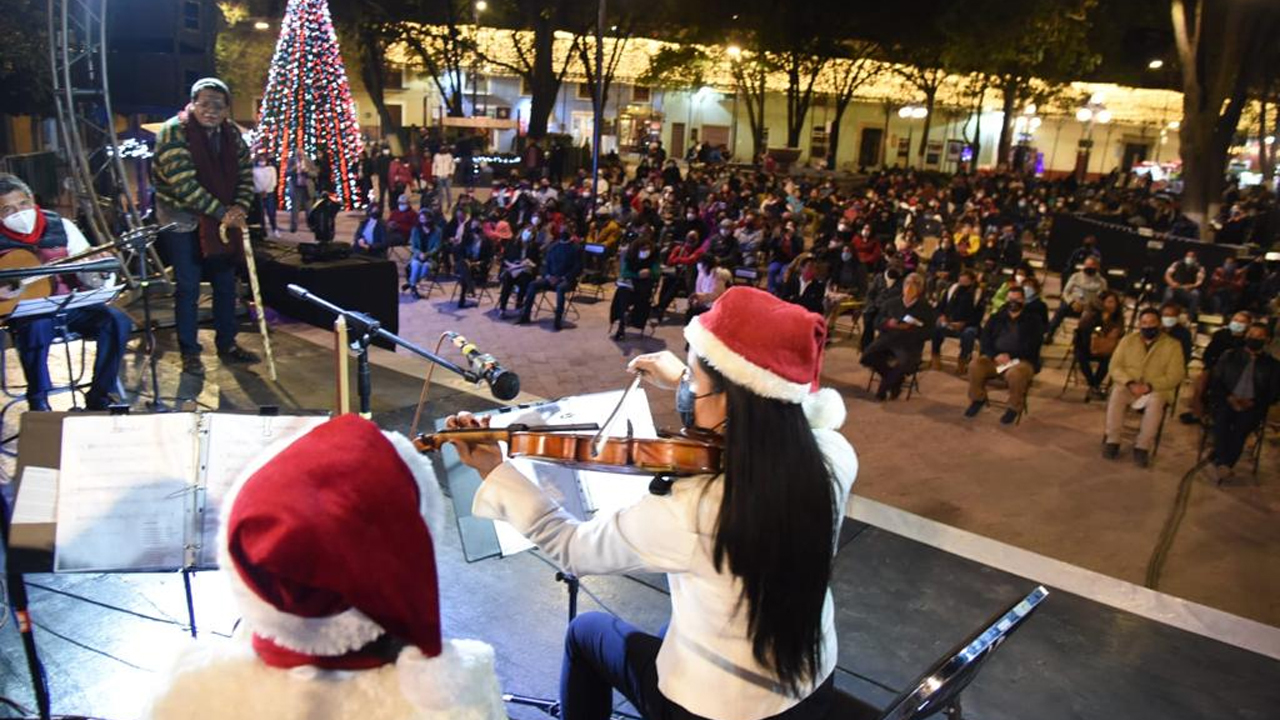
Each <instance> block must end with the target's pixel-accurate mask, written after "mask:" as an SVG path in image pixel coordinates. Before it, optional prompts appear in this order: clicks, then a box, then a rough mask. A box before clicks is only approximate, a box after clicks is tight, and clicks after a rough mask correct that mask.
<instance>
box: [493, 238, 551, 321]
mask: <svg viewBox="0 0 1280 720" xmlns="http://www.w3.org/2000/svg"><path fill="white" fill-rule="evenodd" d="M541 264H542V246H541V245H539V244H538V243H537V242H535V238H534V234H533V228H532V227H531V226H528V225H526V226H525V227H524V229H522V230H521V231H520V236H519V239H518V241H517V242H509V243H506V244H504V245H503V246H502V270H501V271H500V272H499V273H498V280H499V282H500V283H501V284H502V290H501V292H499V293H498V314H499V317H506V316H507V302H508V301H510V299H511V291H512V289H514V290H515V291H516V306H517V307H523V306H524V296H525V293H526V292H528V290H529V283H531V282H533V275H534V273H536V272H538V266H539V265H541Z"/></svg>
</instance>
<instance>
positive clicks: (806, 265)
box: [780, 253, 827, 315]
mask: <svg viewBox="0 0 1280 720" xmlns="http://www.w3.org/2000/svg"><path fill="white" fill-rule="evenodd" d="M789 275H790V277H788V278H787V280H786V282H784V283H783V284H782V293H781V294H780V297H781V298H782V299H783V300H786V301H787V302H791V303H795V304H796V305H799V306H800V307H802V308H804V309H805V310H808V311H809V312H813V313H818V314H819V315H821V314H822V313H823V311H824V310H825V309H826V305H825V302H826V294H827V283H826V281H824V280H820V279H819V278H818V264H817V263H816V262H814V260H813V256H812V255H809V254H807V253H806V254H804V255H801V256H800V257H799V258H797V262H796V264H795V265H794V266H793V267H792V268H791V272H790V273H789Z"/></svg>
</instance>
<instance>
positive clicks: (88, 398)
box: [84, 392, 115, 410]
mask: <svg viewBox="0 0 1280 720" xmlns="http://www.w3.org/2000/svg"><path fill="white" fill-rule="evenodd" d="M114 404H115V399H114V398H112V397H111V394H110V393H104V394H102V395H98V394H96V393H93V392H88V393H85V396H84V409H85V410H107V409H109V408H110V407H111V406H112V405H114Z"/></svg>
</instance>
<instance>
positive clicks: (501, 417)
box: [490, 388, 658, 557]
mask: <svg viewBox="0 0 1280 720" xmlns="http://www.w3.org/2000/svg"><path fill="white" fill-rule="evenodd" d="M622 392H623V391H622V390H615V391H611V392H603V393H592V394H590V395H576V396H573V397H567V398H562V399H560V400H556V401H553V402H548V403H543V404H541V405H537V406H534V407H531V408H527V409H525V410H523V411H521V412H512V413H501V414H496V415H493V416H491V417H492V420H491V421H490V422H491V427H507V426H508V425H511V424H514V423H525V424H527V425H564V424H570V423H589V422H595V423H603V422H604V421H605V419H607V418H608V417H609V413H610V412H612V411H613V408H614V406H616V405H617V404H618V401H619V400H620V399H621V398H622ZM628 420H630V421H631V429H632V436H633V437H637V438H656V437H657V436H658V432H657V428H656V427H655V426H654V424H653V414H652V413H651V412H650V410H649V399H648V396H646V395H645V393H644V389H643V388H637V389H636V390H635V392H633V393H631V395H630V396H628V397H627V402H626V404H625V405H624V406H623V407H622V409H621V410H620V411H619V413H618V417H616V418H615V419H614V421H613V424H612V425H611V426H610V427H609V430H608V433H607V434H608V435H609V436H610V437H620V436H625V435H626V434H627V421H628ZM511 462H512V464H513V465H515V466H516V467H517V468H518V469H519V470H520V471H521V472H522V473H524V475H525V476H526V477H529V478H533V479H534V480H536V481H537V483H538V484H539V485H540V486H541V487H542V489H543V491H545V492H546V493H547V495H549V496H550V497H552V498H553V499H555V500H556V502H558V503H559V504H560V505H561V506H562V507H564V508H565V510H567V511H568V512H569V514H570V515H572V516H574V517H576V518H578V519H579V520H585V519H587V518H588V517H590V516H591V515H592V514H593V513H595V512H598V511H600V510H605V511H613V510H616V509H619V508H623V507H626V506H628V505H630V504H632V503H633V502H635V501H636V500H637V499H639V498H640V497H643V496H644V494H645V493H646V492H648V488H649V480H650V478H649V477H648V476H645V475H624V474H621V473H608V472H598V471H594V470H591V471H588V470H575V469H573V468H570V467H566V466H564V465H554V464H551V463H543V462H537V461H533V460H528V459H526V458H513V459H512V461H511ZM494 528H495V530H496V531H497V535H498V546H499V547H500V548H501V549H502V554H503V556H504V557H505V556H507V555H514V554H516V553H519V552H523V551H525V550H529V549H531V548H533V547H534V545H533V543H531V542H529V541H528V540H527V539H525V537H524V536H523V535H521V534H520V533H519V532H517V531H516V530H515V528H513V527H511V526H510V525H509V524H507V523H505V522H502V521H495V522H494Z"/></svg>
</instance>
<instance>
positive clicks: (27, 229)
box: [4, 208, 36, 235]
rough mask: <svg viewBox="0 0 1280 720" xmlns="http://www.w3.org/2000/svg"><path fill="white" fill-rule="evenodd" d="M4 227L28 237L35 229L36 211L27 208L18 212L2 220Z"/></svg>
mask: <svg viewBox="0 0 1280 720" xmlns="http://www.w3.org/2000/svg"><path fill="white" fill-rule="evenodd" d="M4 226H5V227H7V228H9V229H10V230H12V231H14V232H16V233H18V234H19V235H30V234H31V231H32V230H35V229H36V210H35V208H27V209H26V210H19V211H18V212H16V213H14V214H12V215H10V216H9V217H7V218H5V219H4Z"/></svg>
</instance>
